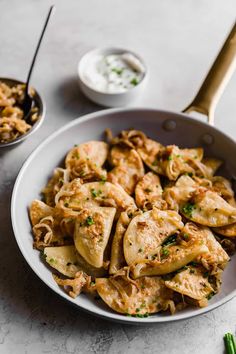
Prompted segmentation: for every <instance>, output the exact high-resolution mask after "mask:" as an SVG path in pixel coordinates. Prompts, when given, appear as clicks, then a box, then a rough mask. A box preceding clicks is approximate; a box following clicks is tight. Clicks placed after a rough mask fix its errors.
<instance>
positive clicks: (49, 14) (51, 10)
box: [25, 5, 55, 93]
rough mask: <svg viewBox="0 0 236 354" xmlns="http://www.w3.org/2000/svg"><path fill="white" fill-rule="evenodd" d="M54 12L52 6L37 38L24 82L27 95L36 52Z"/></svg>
mask: <svg viewBox="0 0 236 354" xmlns="http://www.w3.org/2000/svg"><path fill="white" fill-rule="evenodd" d="M54 10H55V6H54V5H52V6H51V7H50V9H49V12H48V15H47V18H46V21H45V24H44V26H43V30H42V33H41V35H40V38H39V41H38V44H37V47H36V50H35V53H34V57H33V60H32V63H31V66H30V69H29V73H28V76H27V81H26V87H25V91H26V92H27V93H28V89H29V82H30V78H31V74H32V71H33V68H34V64H35V61H36V58H37V54H38V51H39V48H40V45H41V42H42V39H43V36H44V33H45V31H46V28H47V25H48V22H49V19H50V17H51V15H52V13H53V11H54Z"/></svg>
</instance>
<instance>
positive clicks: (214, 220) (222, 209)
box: [181, 188, 236, 227]
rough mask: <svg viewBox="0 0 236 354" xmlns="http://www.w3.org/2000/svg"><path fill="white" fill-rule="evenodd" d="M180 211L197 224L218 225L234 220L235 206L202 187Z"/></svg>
mask: <svg viewBox="0 0 236 354" xmlns="http://www.w3.org/2000/svg"><path fill="white" fill-rule="evenodd" d="M181 213H182V214H183V215H184V216H185V217H186V218H187V219H190V220H192V221H194V222H196V223H198V224H201V225H205V226H210V227H219V226H225V225H229V224H233V223H234V222H235V221H236V208H234V207H232V206H231V205H230V204H228V203H227V202H226V201H225V200H224V199H223V198H221V197H220V196H219V195H218V193H216V192H213V191H210V190H206V189H204V188H203V189H202V190H199V191H197V192H196V193H195V194H194V195H193V196H192V198H191V202H188V203H186V204H184V205H183V206H182V208H181Z"/></svg>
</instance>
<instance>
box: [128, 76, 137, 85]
mask: <svg viewBox="0 0 236 354" xmlns="http://www.w3.org/2000/svg"><path fill="white" fill-rule="evenodd" d="M130 83H131V85H134V86H137V85H138V80H137V78H136V77H134V78H133V79H132V80H130Z"/></svg>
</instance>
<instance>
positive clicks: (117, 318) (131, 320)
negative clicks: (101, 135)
mask: <svg viewBox="0 0 236 354" xmlns="http://www.w3.org/2000/svg"><path fill="white" fill-rule="evenodd" d="M136 110H144V111H152V112H153V111H155V112H157V113H160V114H161V113H164V114H170V115H173V116H174V115H175V116H176V117H177V116H179V117H181V118H185V119H188V120H192V121H195V122H197V123H199V124H203V125H204V126H209V125H208V124H207V123H205V122H202V121H199V120H197V119H195V118H193V117H189V116H188V115H187V114H184V113H177V112H175V111H169V110H159V109H156V108H147V107H130V108H111V109H104V110H101V111H97V112H93V113H89V114H86V115H84V116H83V117H78V118H77V119H74V120H73V121H72V122H69V123H67V124H65V125H64V126H62V127H61V128H59V129H58V130H56V131H55V132H54V133H53V134H51V135H50V136H48V137H47V138H46V139H45V140H44V141H42V142H41V143H40V144H39V145H38V147H36V148H35V150H34V151H33V152H32V153H31V154H30V155H29V157H28V158H27V159H26V160H25V162H24V164H23V165H22V167H21V169H20V171H19V173H18V176H17V178H16V181H15V184H14V187H13V191H12V197H11V222H12V227H13V233H14V236H15V239H16V242H17V244H18V247H19V249H20V251H21V253H22V255H23V257H24V258H25V260H26V262H27V263H28V264H29V266H30V268H31V269H32V270H33V271H34V273H35V274H37V276H38V277H39V278H40V279H41V281H43V282H44V283H45V284H46V285H47V286H48V287H49V288H51V290H53V291H54V292H55V293H57V294H58V295H60V296H61V297H62V298H64V299H65V300H67V301H69V302H70V303H72V304H74V305H75V306H77V307H79V308H80V309H82V310H84V311H86V312H88V313H90V314H92V315H95V316H98V317H101V318H104V319H107V320H112V321H114V322H119V323H124V324H137V325H140V324H144V325H145V324H151V323H165V322H175V321H180V320H184V319H188V318H191V317H195V316H198V315H201V314H204V313H207V312H209V311H211V310H213V309H215V308H217V307H219V306H221V305H223V304H225V303H226V302H228V301H230V300H231V299H233V298H234V297H235V296H236V289H235V290H233V291H232V292H231V293H230V294H228V295H226V296H225V297H224V298H222V299H220V300H218V301H217V302H215V303H213V304H211V305H209V306H207V307H203V308H200V309H194V310H191V309H190V310H189V311H188V312H185V313H182V314H181V313H178V316H177V317H176V316H175V315H170V316H169V315H168V316H166V317H165V316H160V317H158V316H150V317H147V318H136V317H128V316H124V315H122V314H116V313H113V312H108V311H107V313H106V314H103V313H101V310H100V309H99V308H97V309H96V310H94V311H93V310H90V309H89V308H88V307H87V306H83V305H81V304H77V303H76V302H75V300H74V299H72V298H70V297H69V296H68V295H67V294H66V293H64V292H63V291H62V290H61V289H60V288H59V287H58V286H57V285H56V284H55V285H53V284H50V283H49V282H47V281H46V280H45V279H43V278H42V277H41V275H40V272H39V271H38V269H37V266H35V265H34V264H31V263H30V262H29V261H28V259H27V254H26V252H25V249H24V247H23V245H22V243H21V240H20V238H19V236H18V233H17V228H16V218H15V207H14V206H15V201H16V198H17V190H18V186H19V184H20V181H21V176H22V175H23V173H24V171H25V169H27V166H28V165H29V164H30V162H31V161H32V160H33V159H34V157H35V155H37V153H38V152H40V151H41V150H42V149H43V148H44V146H45V145H47V144H48V143H50V142H51V140H53V139H54V138H55V137H57V136H58V135H60V134H61V133H63V132H64V131H66V130H67V129H69V128H71V127H73V126H76V125H77V124H81V123H83V122H86V121H89V120H93V119H96V118H98V117H100V116H102V115H104V114H113V113H118V112H122V111H124V112H129V111H136ZM211 128H213V129H214V130H216V131H217V132H220V133H221V134H223V135H225V136H226V137H227V138H228V139H229V140H230V141H231V142H233V143H235V142H234V141H233V139H231V138H230V137H228V136H227V135H226V134H225V133H223V132H222V131H221V130H219V129H217V128H215V127H211Z"/></svg>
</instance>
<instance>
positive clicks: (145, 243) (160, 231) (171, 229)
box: [124, 208, 184, 265]
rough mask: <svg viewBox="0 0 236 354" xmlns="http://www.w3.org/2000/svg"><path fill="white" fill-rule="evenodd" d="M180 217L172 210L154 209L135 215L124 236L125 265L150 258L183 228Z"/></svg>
mask: <svg viewBox="0 0 236 354" xmlns="http://www.w3.org/2000/svg"><path fill="white" fill-rule="evenodd" d="M183 226H184V225H183V223H182V221H181V216H180V215H179V214H178V213H176V212H175V211H172V210H159V209H156V208H154V209H153V210H150V211H147V212H145V213H143V214H141V215H137V216H136V217H134V218H133V219H132V221H131V222H130V224H129V226H128V228H127V231H126V233H125V235H124V255H125V260H126V262H127V264H129V265H130V264H132V263H134V262H138V261H139V260H143V259H146V258H147V257H152V256H153V255H154V254H156V252H158V248H159V247H160V245H161V244H162V242H164V241H165V239H166V238H168V237H169V236H170V235H173V234H175V233H176V232H178V231H179V230H181V229H182V228H183Z"/></svg>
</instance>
